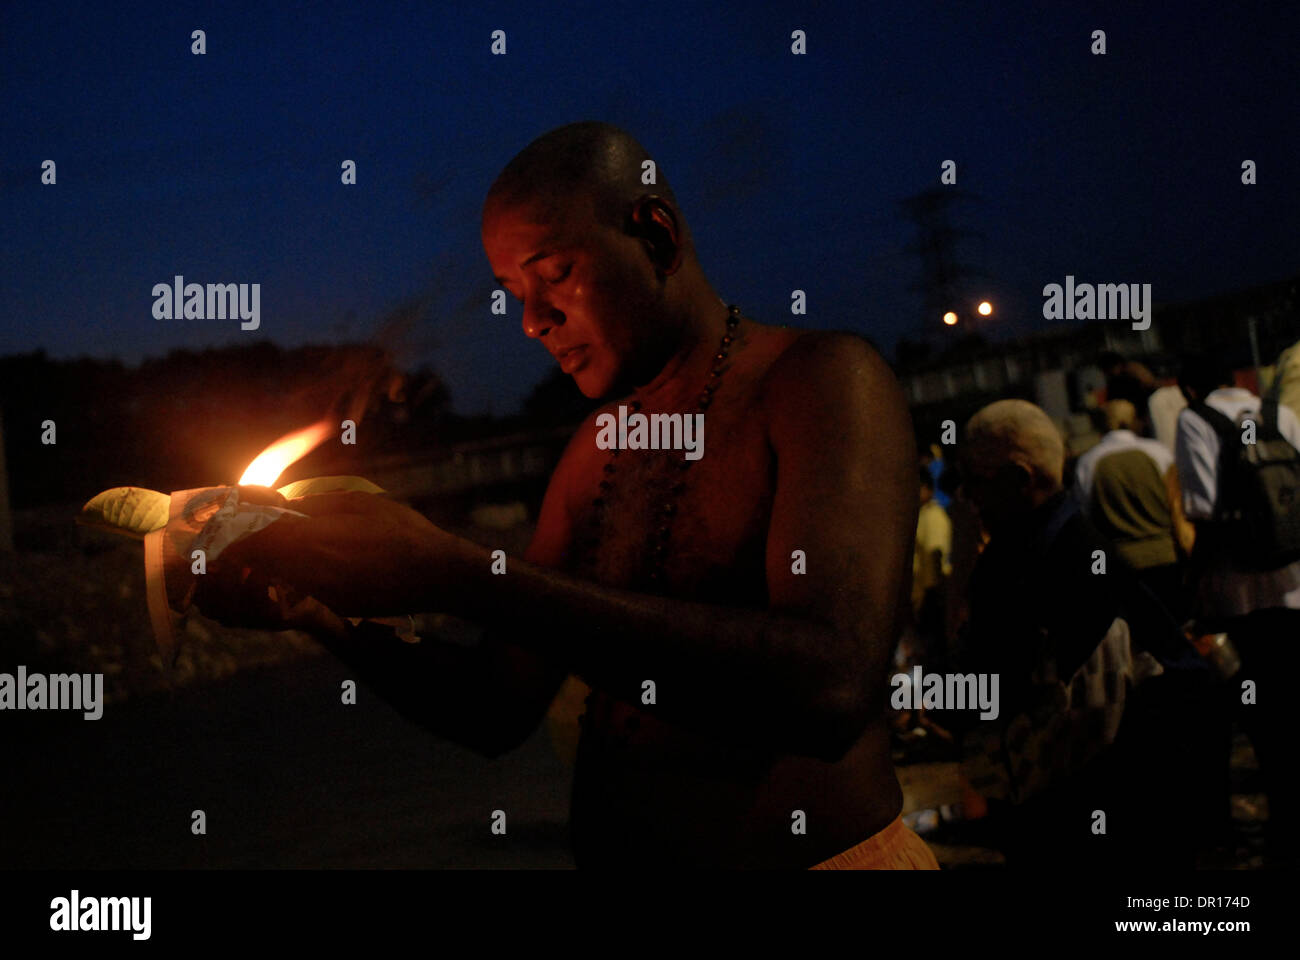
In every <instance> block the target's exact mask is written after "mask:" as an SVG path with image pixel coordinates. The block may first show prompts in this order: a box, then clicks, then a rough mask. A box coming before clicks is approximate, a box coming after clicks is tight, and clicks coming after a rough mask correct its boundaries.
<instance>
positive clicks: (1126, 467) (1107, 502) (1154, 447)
mask: <svg viewBox="0 0 1300 960" xmlns="http://www.w3.org/2000/svg"><path fill="white" fill-rule="evenodd" d="M1101 412H1102V416H1103V418H1104V423H1105V430H1106V433H1105V435H1104V436H1103V437H1102V439H1101V442H1100V443H1098V444H1096V445H1095V446H1094V447H1092V448H1091V449H1089V450H1088V451H1087V452H1086V453H1084V454H1083V455H1082V456H1081V457H1080V458H1079V461H1078V463H1077V464H1076V465H1075V486H1074V491H1075V495H1076V497H1077V498H1078V501H1079V506H1080V507H1081V508H1082V509H1083V511H1084V513H1085V514H1086V515H1087V516H1088V519H1089V520H1091V521H1092V522H1093V524H1094V525H1095V526H1096V527H1097V529H1098V530H1099V531H1100V532H1101V533H1102V534H1103V535H1104V536H1105V537H1107V538H1108V539H1109V540H1110V541H1111V542H1112V543H1114V544H1115V549H1116V550H1117V551H1118V552H1119V556H1120V557H1121V558H1122V559H1123V560H1124V562H1125V563H1127V564H1128V566H1129V567H1130V568H1131V569H1132V570H1133V571H1134V572H1135V573H1136V574H1137V576H1138V578H1139V579H1140V580H1141V581H1142V582H1143V583H1145V584H1146V585H1147V586H1148V587H1150V588H1151V591H1152V592H1153V593H1154V594H1155V595H1156V597H1157V598H1159V600H1160V601H1161V602H1162V603H1163V604H1164V605H1165V607H1166V608H1167V609H1168V610H1169V611H1170V613H1171V614H1173V615H1174V616H1175V617H1177V618H1178V620H1179V622H1180V623H1181V622H1182V621H1183V620H1184V619H1186V616H1187V610H1186V607H1187V604H1186V602H1185V601H1184V599H1183V583H1182V567H1181V564H1180V562H1179V549H1180V548H1181V549H1182V550H1185V551H1190V550H1191V547H1192V539H1193V537H1194V535H1195V531H1194V529H1193V528H1192V526H1191V524H1190V523H1189V522H1188V521H1187V520H1186V518H1184V517H1183V516H1182V510H1181V503H1180V501H1181V491H1180V490H1179V487H1178V471H1177V470H1176V469H1175V468H1174V455H1173V454H1172V453H1171V452H1170V451H1169V450H1167V449H1165V447H1164V446H1162V445H1161V444H1160V443H1158V442H1157V441H1155V440H1150V439H1147V438H1145V437H1139V436H1138V435H1137V433H1136V430H1137V423H1138V416H1137V410H1136V408H1135V407H1134V406H1133V403H1132V401H1130V400H1110V401H1107V403H1106V404H1105V406H1103V407H1102V411H1101Z"/></svg>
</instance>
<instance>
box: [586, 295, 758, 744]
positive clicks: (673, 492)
mask: <svg viewBox="0 0 1300 960" xmlns="http://www.w3.org/2000/svg"><path fill="white" fill-rule="evenodd" d="M740 319H741V315H740V307H738V306H736V305H735V304H734V303H733V304H730V305H728V307H727V332H726V333H725V334H724V335H723V337H722V342H721V343H720V344H718V352H717V353H716V354H714V357H713V368H712V369H711V370H710V371H709V378H708V380H707V381H705V384H704V389H703V390H702V391H700V395H699V398H698V399H697V400H696V401H695V410H694V411H693V412H692V413H691V414H690V415H691V416H693V415H694V414H696V413H703V412H704V411H705V410H707V409H708V408H709V405H710V404H711V403H713V394H714V392H715V391H716V390H717V389H718V384H719V382H721V379H722V369H723V365H724V364H725V363H726V362H727V354H728V353H730V352H731V344H732V342H733V341H734V340H735V339H736V327H737V326H738V325H739V323H740ZM628 406H629V407H631V409H632V412H633V413H636V412H637V411H638V410H640V409H641V401H639V400H633V401H632V402H631V403H630V404H629V405H628ZM621 453H622V450H620V449H619V448H618V447H617V446H615V447H614V448H612V449H611V450H610V452H609V462H608V463H606V464H605V466H604V473H605V475H604V477H602V478H601V481H600V492H599V493H598V494H597V495H596V497H595V498H594V499H593V500H592V501H591V506H592V510H591V517H590V521H589V523H588V527H587V533H586V536H585V537H584V538H583V539H582V540H581V541H580V543H579V548H580V549H581V550H582V551H583V561H584V563H585V564H586V565H587V566H588V567H590V568H592V569H595V566H596V561H597V557H596V551H597V550H598V549H599V548H600V538H601V527H602V526H603V522H604V518H605V508H606V506H608V503H609V493H610V491H611V490H613V489H614V476H615V474H616V473H617V468H616V466H615V464H616V463H617V461H618V457H619V454H621ZM694 462H695V461H694V460H683V461H682V462H681V463H680V464H679V465H678V469H679V470H680V471H681V474H680V476H679V477H678V479H677V480H675V481H674V482H673V484H672V486H670V487H669V488H668V495H667V497H666V498H665V499H664V500H663V501H662V502H661V503H660V505H659V510H658V514H659V526H658V527H657V528H656V529H655V531H654V533H653V534H652V535H651V546H650V572H649V580H650V584H651V587H652V588H653V589H655V590H662V588H663V580H664V559H665V558H666V557H667V555H668V542H669V540H670V539H671V537H672V524H673V519H674V518H675V517H676V516H677V501H678V500H679V499H680V498H681V495H682V493H683V491H685V489H686V479H685V473H686V471H687V470H689V469H690V467H691V464H692V463H694ZM595 697H596V692H595V691H592V692H591V693H590V694H588V696H587V698H586V701H585V709H584V712H583V713H582V714H581V715H580V716H579V717H578V724H579V726H581V727H582V728H583V729H584V730H587V728H588V727H589V716H590V715H591V713H592V711H593V709H595V705H594V704H593V702H592V701H593V699H594V698H595ZM611 709H612V704H611V703H610V702H608V701H604V702H603V705H602V709H601V711H600V713H601V715H602V717H603V718H604V720H603V723H604V724H607V723H608V720H609V711H610V710H611ZM640 720H641V718H640V716H638V715H637V714H636V713H635V712H633V713H631V714H629V715H628V717H627V719H626V720H625V722H624V727H625V729H626V731H628V732H625V733H622V734H617V733H611V734H607V737H608V739H607V740H606V742H605V744H604V746H606V747H611V746H612V747H623V746H626V745H627V743H628V742H629V741H630V739H631V737H632V734H633V733H634V732H635V731H636V729H637V727H638V726H640ZM588 733H590V731H589V730H588ZM584 741H587V742H590V740H589V738H588V737H584Z"/></svg>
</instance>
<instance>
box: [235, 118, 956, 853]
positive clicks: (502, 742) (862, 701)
mask: <svg viewBox="0 0 1300 960" xmlns="http://www.w3.org/2000/svg"><path fill="white" fill-rule="evenodd" d="M645 159H648V155H647V154H646V153H645V151H644V149H643V148H642V147H640V145H639V144H637V143H636V142H635V141H634V140H632V138H630V137H629V136H628V135H627V134H625V133H623V132H622V131H620V130H618V129H617V128H613V127H609V126H608V125H605V124H596V123H583V124H572V125H569V126H567V127H562V128H560V129H558V130H555V131H552V132H551V133H549V134H547V135H545V136H543V137H541V138H539V139H538V140H536V141H534V142H533V143H532V144H530V145H529V147H528V148H527V149H525V150H524V151H523V152H522V153H521V154H520V155H519V156H517V157H516V158H515V159H514V160H513V161H511V163H510V164H509V165H508V166H507V167H506V169H505V170H504V171H503V172H502V173H501V175H500V176H499V177H498V179H497V181H496V182H495V183H494V184H493V187H492V190H491V191H490V192H489V195H488V198H487V202H486V203H485V206H484V211H483V219H482V237H483V245H484V248H485V250H486V252H487V256H488V259H489V261H490V263H491V266H492V270H493V273H494V274H495V275H496V277H497V280H498V281H499V282H500V283H501V284H502V286H503V287H504V288H505V289H507V290H508V291H509V292H510V293H511V294H512V295H513V296H515V297H516V298H518V299H519V300H520V302H521V303H522V305H523V329H524V332H525V333H526V334H527V335H528V336H529V337H532V338H534V339H535V340H537V341H538V342H539V343H540V344H541V345H542V346H543V347H545V348H546V349H547V350H548V351H549V352H550V353H552V354H553V355H554V356H555V357H556V359H557V360H558V362H559V363H560V365H561V367H562V369H563V370H564V372H565V373H568V374H570V375H571V376H572V377H573V378H574V380H575V381H576V383H577V385H578V387H579V388H580V389H581V390H582V392H583V393H584V394H585V395H587V396H588V397H592V398H597V397H602V398H609V397H616V398H619V399H617V400H615V401H613V402H612V403H610V404H609V405H608V406H606V407H604V408H602V410H601V411H598V412H597V414H593V416H592V417H591V418H589V419H588V420H587V422H586V423H584V424H583V425H582V426H581V427H580V428H579V429H578V431H577V433H576V434H575V435H574V437H573V439H572V440H571V442H570V443H569V445H568V447H567V449H566V450H565V453H564V455H563V457H562V459H561V460H560V463H559V464H558V466H557V467H556V470H555V473H554V475H553V476H552V478H551V482H550V485H549V487H548V489H547V492H546V496H545V499H544V502H543V505H542V509H541V514H540V516H539V519H538V525H537V530H536V533H535V536H534V538H533V541H532V543H531V545H530V547H529V549H528V551H527V553H526V555H525V556H524V558H522V559H516V558H509V559H508V561H507V573H506V574H505V575H504V576H502V575H493V574H492V573H491V566H492V561H491V558H490V555H489V551H488V550H487V549H485V548H482V547H479V546H477V545H475V544H472V543H469V542H467V541H465V540H462V539H459V538H456V537H453V536H451V535H450V534H447V533H446V532H444V531H442V530H440V529H439V528H437V527H435V526H434V525H433V524H431V523H429V522H428V521H427V520H425V519H424V518H423V517H422V516H421V515H419V514H418V513H415V512H414V511H412V510H409V509H407V508H405V507H402V506H400V505H398V504H395V503H393V502H392V501H390V500H388V499H387V498H384V497H380V496H372V495H368V494H341V495H332V494H331V495H323V496H319V497H311V498H306V499H304V500H301V501H297V502H296V503H295V507H297V508H299V509H302V510H303V511H305V512H308V513H310V514H311V515H312V516H311V519H305V520H293V519H292V518H290V519H287V520H282V521H280V522H277V523H275V524H273V525H272V526H270V527H268V528H266V529H265V530H263V531H261V532H260V533H258V534H255V535H254V536H252V537H249V538H247V539H246V540H244V541H243V542H241V543H240V544H238V545H237V546H236V547H234V548H231V553H230V554H228V555H227V556H228V557H229V559H227V558H223V560H227V563H233V564H236V565H237V566H238V567H239V568H241V569H242V568H244V567H247V568H253V569H257V570H259V571H261V572H263V573H270V574H273V575H274V576H276V577H278V578H280V579H282V580H284V581H286V582H288V583H291V584H293V585H295V586H296V587H298V588H300V589H302V590H303V591H305V592H307V593H310V594H311V595H313V596H314V597H316V598H317V599H319V600H321V601H323V602H324V603H325V604H327V605H328V606H331V607H332V608H334V609H335V610H336V611H338V612H339V613H341V614H344V615H352V616H362V615H380V614H392V613H399V612H412V611H420V610H440V611H444V612H447V613H451V614H454V615H457V616H462V617H465V618H467V619H471V620H476V621H479V622H482V623H484V624H486V625H487V626H488V628H489V630H488V634H487V636H486V637H485V639H484V640H483V642H482V643H480V644H479V645H478V646H477V647H469V648H467V647H460V646H456V645H453V644H447V643H440V642H438V641H436V640H429V639H426V640H424V641H423V642H422V643H420V644H416V645H408V644H401V643H395V644H394V645H393V646H392V648H391V649H389V648H387V647H384V648H381V647H380V646H379V645H373V644H368V645H361V644H354V645H352V646H351V647H350V648H348V649H344V645H341V644H338V643H335V644H334V649H335V650H336V651H337V652H339V654H340V656H343V657H344V659H345V660H347V661H348V662H349V663H351V664H352V665H353V666H354V668H355V669H356V670H357V671H358V672H359V673H360V674H361V676H362V677H363V679H366V680H367V681H369V682H370V683H371V684H372V685H374V686H376V687H377V688H378V690H379V692H380V693H381V694H382V695H383V696H385V697H386V698H388V699H390V700H391V701H392V702H394V703H395V704H396V705H397V706H398V707H399V709H403V710H404V711H406V712H407V713H408V714H409V715H411V716H413V717H416V718H418V719H419V720H420V721H421V722H423V723H425V724H427V725H428V726H429V727H430V728H432V729H434V730H435V731H436V732H438V733H440V734H441V735H444V736H447V737H450V738H453V739H456V740H458V741H460V742H463V743H466V744H467V745H470V746H471V747H474V748H475V749H477V750H479V751H480V752H483V753H485V754H488V755H489V756H496V755H498V754H500V753H502V752H505V751H506V750H509V749H512V748H513V747H514V746H516V745H518V744H519V743H522V742H523V741H524V740H525V739H526V738H527V737H528V736H529V735H530V734H531V733H532V732H533V731H534V730H535V729H536V727H537V726H538V724H539V723H540V722H541V720H542V719H543V717H544V716H545V713H546V710H547V707H548V705H549V704H550V702H551V700H552V699H553V698H554V696H555V694H556V691H557V690H558V688H559V687H560V684H561V682H562V681H563V679H564V677H565V675H566V674H567V673H569V672H572V673H575V674H577V675H578V676H580V677H581V678H582V679H583V680H585V681H586V682H587V683H588V684H589V685H590V686H591V687H592V688H593V690H594V691H595V692H594V693H593V694H592V696H591V697H590V698H589V700H588V709H587V712H586V715H585V717H584V718H583V734H582V739H581V742H580V745H579V751H578V758H577V766H576V771H575V780H574V791H573V800H572V833H573V842H574V850H575V858H576V861H577V863H578V865H579V866H580V867H588V866H602V865H609V866H628V865H632V864H637V865H686V866H738V867H776V868H808V867H813V866H814V865H820V864H822V863H823V862H824V861H827V860H829V859H832V858H836V859H835V862H834V863H833V864H831V865H832V866H851V865H857V866H877V867H882V866H924V867H935V866H937V865H936V864H935V862H934V859H933V857H932V855H931V854H930V852H929V850H928V849H927V848H926V847H925V845H924V844H923V843H922V842H921V841H920V839H919V838H918V837H916V836H915V834H913V833H912V832H911V831H909V830H907V829H906V828H905V827H903V825H902V823H901V821H899V820H898V817H899V812H900V809H901V805H902V792H901V790H900V788H899V785H898V781H897V779H896V778H895V776H894V771H893V767H892V764H891V761H890V755H889V739H888V734H887V730H886V725H885V722H884V718H883V711H884V709H885V704H886V702H887V701H886V696H885V694H886V693H887V690H888V687H887V684H886V671H887V666H888V663H889V660H890V657H891V654H892V652H893V650H894V646H895V641H896V637H897V631H898V628H899V620H898V616H899V611H900V609H901V608H902V605H904V604H906V603H907V602H908V592H909V583H908V579H909V577H908V571H909V569H910V560H911V550H912V536H913V534H914V529H915V524H916V511H917V489H916V463H917V459H916V452H915V449H914V444H913V439H912V428H911V421H910V418H909V415H908V411H907V407H906V405H905V403H904V400H903V397H902V394H901V391H900V389H899V387H898V385H897V382H896V381H895V379H894V377H893V375H892V373H891V371H890V370H889V368H888V367H887V366H886V364H885V363H884V362H883V361H882V360H881V358H880V357H879V356H878V355H877V354H876V353H875V352H874V351H873V350H872V349H871V348H870V347H869V346H868V345H867V344H866V343H865V342H863V341H862V340H861V339H859V338H856V337H852V336H848V335H842V334H827V333H804V332H800V331H796V330H789V329H785V328H779V327H771V326H765V325H762V324H759V323H756V322H754V321H753V320H751V319H749V318H748V317H747V316H744V315H743V314H742V315H741V316H740V318H739V322H738V324H736V325H735V326H734V328H730V327H729V318H731V317H732V313H731V312H730V311H729V309H728V307H727V305H726V303H725V302H724V301H723V300H721V299H720V298H719V297H718V295H717V294H716V293H715V292H714V291H713V289H712V288H711V287H710V286H709V283H708V281H707V280H706V279H705V276H704V274H703V272H702V270H701V267H700V264H699V262H698V260H697V259H696V254H695V250H694V247H693V245H692V242H691V237H690V233H689V231H688V229H687V226H686V223H685V220H684V219H683V217H682V215H681V212H680V210H679V209H678V207H677V204H676V201H675V199H674V198H673V195H672V192H671V189H670V188H669V187H668V186H667V184H666V183H665V182H664V179H663V176H662V173H660V174H659V176H658V182H657V184H656V185H655V186H653V187H646V186H643V185H642V183H641V175H642V169H643V168H642V162H643V161H644V160H645ZM729 329H730V331H731V332H730V333H728V331H729ZM727 337H729V339H724V338H727ZM719 355H721V357H722V359H719ZM706 388H708V389H706ZM704 397H707V398H708V399H707V400H704V399H702V398H704ZM620 404H623V405H626V406H628V407H629V409H633V410H639V412H641V413H644V414H653V413H694V412H704V414H705V425H706V427H707V430H706V443H705V446H704V456H703V457H702V458H701V459H699V460H698V461H695V462H692V461H689V460H687V459H686V457H685V456H684V453H683V451H681V450H631V449H629V450H622V451H620V452H619V453H617V454H615V453H613V452H612V451H610V450H608V449H602V448H601V447H600V446H598V444H597V436H598V425H597V415H598V414H599V413H602V412H611V413H615V414H617V408H618V406H619V405H620ZM796 551H802V557H804V558H805V559H804V561H803V563H804V564H806V573H805V572H802V569H801V564H800V562H798V561H797V560H796V557H797V556H799V554H797V553H796ZM796 571H799V572H796ZM646 681H652V682H653V689H654V697H653V703H650V702H647V701H648V700H649V699H650V698H649V697H648V695H647V694H646V691H647V690H648V689H649V687H648V685H647V684H646ZM643 698H644V699H643ZM801 826H803V827H804V829H799V828H800V827H801ZM864 841H865V843H864ZM846 852H850V853H851V855H850V856H844V857H837V855H840V854H845V853H846Z"/></svg>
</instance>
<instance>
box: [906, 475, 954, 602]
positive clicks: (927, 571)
mask: <svg viewBox="0 0 1300 960" xmlns="http://www.w3.org/2000/svg"><path fill="white" fill-rule="evenodd" d="M936 550H938V551H939V557H940V559H939V562H938V563H935V560H934V552H935V551H936ZM951 574H952V521H951V520H949V519H948V511H946V510H945V509H944V508H943V507H941V506H939V504H938V503H936V502H935V501H933V500H931V501H929V502H928V503H925V504H923V505H922V506H921V510H920V513H918V514H917V517H916V547H915V549H914V550H913V552H912V609H913V610H916V611H918V612H919V611H920V609H921V601H922V600H924V599H925V594H926V591H927V590H929V589H930V588H931V587H934V586H937V585H938V584H939V582H940V580H941V579H942V578H943V577H947V576H950V575H951Z"/></svg>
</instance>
